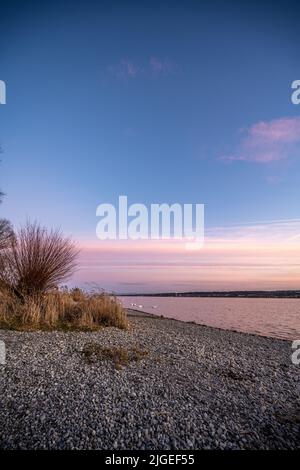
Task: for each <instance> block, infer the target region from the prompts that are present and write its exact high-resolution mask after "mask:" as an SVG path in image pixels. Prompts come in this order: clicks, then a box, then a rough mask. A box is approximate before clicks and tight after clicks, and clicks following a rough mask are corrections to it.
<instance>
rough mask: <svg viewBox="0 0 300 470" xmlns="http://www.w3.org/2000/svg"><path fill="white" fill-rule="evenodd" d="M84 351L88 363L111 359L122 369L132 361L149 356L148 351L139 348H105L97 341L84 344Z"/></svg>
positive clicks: (117, 367) (116, 366)
mask: <svg viewBox="0 0 300 470" xmlns="http://www.w3.org/2000/svg"><path fill="white" fill-rule="evenodd" d="M82 353H83V355H84V358H85V360H86V362H87V363H88V364H93V363H95V362H97V361H98V360H106V359H108V360H111V361H113V363H114V365H115V368H116V369H120V368H122V366H127V365H128V364H129V363H130V362H138V361H141V360H142V359H144V358H145V357H146V356H148V352H147V351H142V350H140V349H139V348H131V349H125V348H121V347H114V348H104V347H102V346H101V345H100V344H97V343H88V344H86V345H85V346H84V348H83V350H82Z"/></svg>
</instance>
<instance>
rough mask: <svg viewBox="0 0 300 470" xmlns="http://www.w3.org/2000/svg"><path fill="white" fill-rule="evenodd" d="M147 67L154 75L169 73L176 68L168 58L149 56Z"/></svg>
mask: <svg viewBox="0 0 300 470" xmlns="http://www.w3.org/2000/svg"><path fill="white" fill-rule="evenodd" d="M149 67H150V70H151V71H152V72H153V73H154V74H155V75H169V74H170V73H172V72H174V71H175V68H176V67H175V65H174V64H172V63H171V62H170V61H169V60H168V59H159V58H158V57H151V59H150V60H149Z"/></svg>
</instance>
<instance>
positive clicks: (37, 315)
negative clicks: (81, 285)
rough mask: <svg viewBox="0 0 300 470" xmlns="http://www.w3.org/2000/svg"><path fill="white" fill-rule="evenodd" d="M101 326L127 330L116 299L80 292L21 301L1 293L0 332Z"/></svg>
mask: <svg viewBox="0 0 300 470" xmlns="http://www.w3.org/2000/svg"><path fill="white" fill-rule="evenodd" d="M102 326H115V327H118V328H127V317H126V313H125V311H124V309H123V307H122V305H121V303H120V302H119V301H118V299H116V298H115V297H113V296H109V295H107V294H104V293H101V294H89V293H86V292H84V291H82V290H81V289H78V288H77V289H76V290H75V291H74V290H71V291H68V290H66V289H65V290H63V291H59V290H56V291H53V292H48V293H45V294H43V295H41V296H39V297H32V296H27V297H24V298H23V299H22V300H20V299H19V298H18V297H17V296H16V295H15V294H14V293H13V292H12V291H10V290H9V289H2V290H1V291H0V328H6V329H21V330H24V329H27V330H28V329H29V330H36V329H65V330H69V329H70V330H72V329H73V330H74V329H75V330H95V329H98V328H99V327H102Z"/></svg>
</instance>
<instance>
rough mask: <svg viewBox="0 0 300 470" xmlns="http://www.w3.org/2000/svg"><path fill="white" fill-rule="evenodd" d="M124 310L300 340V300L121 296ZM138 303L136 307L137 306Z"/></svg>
mask: <svg viewBox="0 0 300 470" xmlns="http://www.w3.org/2000/svg"><path fill="white" fill-rule="evenodd" d="M119 299H120V300H121V301H122V303H123V305H124V307H128V308H133V309H136V310H140V311H144V312H148V313H153V314H155V315H163V316H164V317H169V318H175V319H177V320H183V321H193V322H195V323H199V324H202V325H208V326H214V327H217V328H223V329H229V330H237V331H244V332H246V333H254V334H258V335H263V336H271V337H275V338H283V339H290V340H293V339H300V299H249V298H230V299H229V298H212V297H205V298H199V297H198V298H197V297H119ZM133 304H134V305H133Z"/></svg>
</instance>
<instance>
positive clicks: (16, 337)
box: [0, 311, 300, 450]
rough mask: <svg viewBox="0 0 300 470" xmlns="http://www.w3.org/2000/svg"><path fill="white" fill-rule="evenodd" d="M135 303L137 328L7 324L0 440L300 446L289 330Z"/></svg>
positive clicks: (65, 444) (2, 336) (169, 446)
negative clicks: (177, 316)
mask: <svg viewBox="0 0 300 470" xmlns="http://www.w3.org/2000/svg"><path fill="white" fill-rule="evenodd" d="M128 313H129V323H130V327H129V329H128V330H120V329H117V328H103V329H101V330H99V331H96V332H63V331H55V332H53V331H52V332H47V331H35V332H18V331H7V330H5V331H4V330H1V331H0V340H2V341H4V342H5V345H6V351H7V357H6V365H0V390H1V396H0V448H1V449H109V450H111V449H116V450H121V449H130V450H136V449H137V450H138V449H147V450H155V449H156V450H173V449H174V450H179V449H180V450H188V449H299V448H300V399H299V396H300V393H299V392H300V388H299V387H300V386H299V383H300V381H299V376H300V374H299V372H300V366H297V365H293V363H292V361H291V353H292V350H291V342H290V341H285V340H280V339H274V338H267V337H261V336H256V335H251V334H246V333H238V332H234V331H228V330H221V329H217V328H211V327H205V326H200V325H196V324H193V323H186V322H182V321H177V320H171V319H166V318H160V317H155V316H153V315H147V314H143V313H140V314H138V313H135V312H134V311H129V312H128ZM86 345H97V346H99V347H105V348H124V349H130V348H133V349H137V350H139V351H142V352H143V355H142V356H141V357H140V358H139V360H134V361H129V362H128V364H125V365H122V366H120V367H116V365H115V364H114V362H113V361H112V360H110V359H109V358H97V357H96V358H94V359H93V361H87V358H86V357H85V355H84V350H85V348H86Z"/></svg>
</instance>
